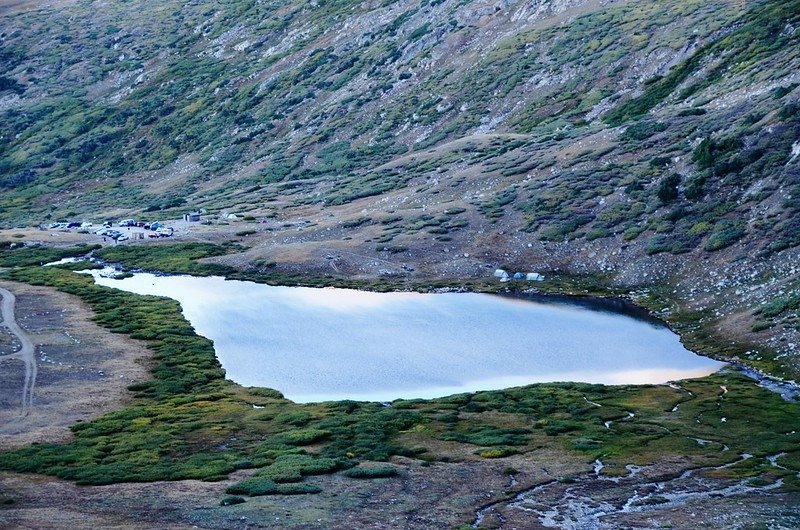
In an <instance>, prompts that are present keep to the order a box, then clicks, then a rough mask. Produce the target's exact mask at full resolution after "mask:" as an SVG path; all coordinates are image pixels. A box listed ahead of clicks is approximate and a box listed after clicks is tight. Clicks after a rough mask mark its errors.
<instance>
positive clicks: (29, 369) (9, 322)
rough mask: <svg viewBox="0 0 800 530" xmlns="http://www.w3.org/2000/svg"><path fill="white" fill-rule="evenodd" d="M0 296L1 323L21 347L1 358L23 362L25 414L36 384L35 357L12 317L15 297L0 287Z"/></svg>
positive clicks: (31, 346) (30, 406) (28, 338)
mask: <svg viewBox="0 0 800 530" xmlns="http://www.w3.org/2000/svg"><path fill="white" fill-rule="evenodd" d="M0 296H2V297H3V303H2V305H0V312H1V313H2V316H3V325H4V326H5V327H6V328H8V330H9V331H10V332H11V333H12V334H13V335H14V336H15V337H16V338H17V340H18V341H19V342H20V344H21V345H22V347H21V348H20V349H19V350H18V351H16V352H14V353H11V354H9V355H4V356H3V357H2V358H3V359H19V360H21V361H22V362H23V363H25V383H24V384H23V387H22V414H23V415H27V414H28V413H30V411H31V408H32V407H33V387H34V385H35V384H36V374H37V371H38V368H37V366H36V357H35V356H34V347H33V342H32V341H31V339H30V337H29V336H28V334H27V333H26V332H25V331H23V330H22V328H21V327H19V324H17V319H16V318H15V317H14V305H15V304H16V302H17V298H16V297H15V296H14V293H12V292H11V291H9V290H7V289H3V288H2V287H0Z"/></svg>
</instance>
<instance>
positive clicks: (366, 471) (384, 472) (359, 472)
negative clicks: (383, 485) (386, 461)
mask: <svg viewBox="0 0 800 530" xmlns="http://www.w3.org/2000/svg"><path fill="white" fill-rule="evenodd" d="M344 475H345V476H346V477H349V478H359V479H362V478H387V477H394V476H397V468H396V467H393V466H380V467H353V468H350V469H348V470H347V471H345V472H344Z"/></svg>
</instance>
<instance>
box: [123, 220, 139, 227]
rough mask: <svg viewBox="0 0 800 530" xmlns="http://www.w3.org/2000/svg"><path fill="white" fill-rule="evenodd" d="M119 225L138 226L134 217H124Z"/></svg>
mask: <svg viewBox="0 0 800 530" xmlns="http://www.w3.org/2000/svg"><path fill="white" fill-rule="evenodd" d="M119 226H136V221H135V220H134V219H123V220H122V221H120V222H119Z"/></svg>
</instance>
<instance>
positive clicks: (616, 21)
mask: <svg viewBox="0 0 800 530" xmlns="http://www.w3.org/2000/svg"><path fill="white" fill-rule="evenodd" d="M798 21H800V2H797V1H792V2H775V1H773V2H744V3H743V2H739V1H712V2H700V1H695V0H672V1H669V2H636V3H628V2H614V3H612V4H611V5H610V6H608V7H603V8H602V9H601V8H598V7H597V6H596V5H595V4H594V3H591V2H581V1H575V2H564V1H554V2H550V3H547V4H541V5H540V7H539V8H538V9H537V10H536V11H534V10H533V8H532V7H531V6H528V5H521V4H514V3H511V4H509V5H508V6H503V7H501V6H500V5H498V6H494V5H489V4H483V3H479V2H467V3H465V2H455V1H449V0H448V1H442V2H427V1H423V2H406V1H400V2H382V3H379V2H363V3H356V2H344V1H340V2H323V3H320V2H316V1H315V2H309V3H306V2H291V3H289V2H249V1H232V2H222V3H220V2H213V3H212V2H195V3H190V4H185V3H182V2H169V1H168V2H162V3H159V6H158V8H157V9H153V8H152V6H151V5H150V3H147V2H137V1H132V2H125V3H117V4H113V5H110V6H105V5H104V6H103V8H102V9H98V8H97V5H96V4H95V3H93V2H77V3H74V4H68V5H67V6H63V7H59V8H58V9H51V8H46V7H44V8H41V9H37V10H31V11H27V12H23V13H19V14H14V15H6V16H5V17H4V24H3V26H4V32H3V51H2V54H3V61H4V62H5V63H6V64H8V65H9V67H10V68H8V69H7V70H6V72H5V74H4V76H3V83H2V86H0V88H2V89H3V92H2V96H1V97H0V109H2V120H3V122H4V123H5V124H6V133H5V134H3V135H2V139H1V140H0V141H1V142H2V143H0V175H2V178H1V179H0V186H2V187H3V189H4V193H3V199H2V202H1V203H0V219H2V222H3V223H4V224H6V225H11V224H19V223H23V224H30V223H37V222H42V221H43V220H44V219H45V218H48V217H49V218H56V217H70V216H75V215H78V216H94V215H98V214H99V213H100V212H113V211H120V210H121V209H130V210H132V211H136V210H139V211H141V210H149V211H157V212H160V211H161V210H168V211H167V212H164V213H165V214H167V213H169V212H178V211H180V210H181V208H185V207H187V205H191V206H193V207H195V206H199V207H206V208H208V209H210V210H212V211H213V210H220V209H225V208H239V209H242V208H247V209H250V210H253V209H264V208H267V207H268V206H269V205H270V203H271V202H273V201H276V200H279V199H280V200H282V201H281V202H282V203H285V201H286V200H288V201H289V204H297V203H316V204H320V205H324V206H336V205H342V204H345V203H349V202H351V201H353V200H356V199H359V198H362V197H365V196H374V195H378V194H382V193H386V192H388V191H391V190H394V189H398V188H404V187H406V186H408V185H409V184H410V183H411V182H413V181H415V179H420V178H427V179H431V178H434V177H435V178H437V179H439V180H441V181H452V185H453V186H455V187H459V188H467V187H468V186H469V184H470V179H478V178H481V179H489V178H490V179H492V188H493V190H492V193H491V194H487V195H488V196H484V197H481V198H480V199H477V200H475V201H473V203H474V204H472V206H473V207H475V208H478V209H479V210H480V211H481V212H482V213H483V214H484V215H486V216H488V217H489V218H493V219H496V218H499V217H500V216H502V215H503V213H504V211H505V210H510V209H514V210H517V211H518V212H519V215H520V216H521V217H522V218H523V220H524V229H525V230H529V231H534V232H536V233H537V234H538V235H539V236H540V237H541V238H543V239H546V240H563V239H564V238H575V237H587V238H589V239H594V238H604V237H609V236H611V235H619V234H622V235H623V237H624V238H625V239H633V238H636V237H638V236H639V234H640V233H642V232H647V233H648V234H649V235H650V236H651V237H650V245H649V246H648V252H661V251H671V252H685V251H686V250H688V249H691V248H693V247H695V246H698V245H702V246H704V247H705V248H706V249H708V250H715V249H718V248H721V247H724V246H726V245H729V244H730V243H731V242H732V241H735V240H737V239H739V238H742V237H745V236H748V235H754V236H757V235H759V234H757V233H755V234H751V230H754V231H756V232H757V231H758V227H757V226H755V227H752V226H746V225H747V224H748V223H747V222H746V221H745V219H742V216H741V213H743V212H742V211H743V210H746V211H747V212H752V211H753V210H755V209H757V208H759V207H763V206H769V208H767V209H768V210H770V212H772V211H774V210H775V209H776V208H774V206H776V205H773V204H772V202H775V201H776V200H777V201H778V202H781V203H782V204H780V205H779V206H780V209H781V210H783V212H784V215H778V218H777V219H774V221H775V222H770V228H771V229H772V228H777V229H778V234H776V235H777V237H774V238H772V239H773V241H771V247H769V248H771V249H773V250H774V249H775V248H780V247H785V246H787V245H796V244H797V243H798V241H797V239H796V238H797V233H798V230H797V226H795V225H794V224H793V223H796V219H797V218H798V216H797V215H796V213H797V209H796V206H797V205H796V204H795V203H796V200H792V199H790V198H789V196H790V195H791V193H790V192H791V189H787V186H789V187H791V186H792V185H796V182H794V181H793V179H792V178H791V177H793V176H796V175H797V169H796V166H794V165H791V166H787V162H788V161H789V160H790V157H791V152H792V144H793V142H795V141H797V138H798V127H800V125H799V124H798V121H797V114H798V113H797V112H796V105H797V91H796V84H795V83H796V82H800V80H797V79H795V77H796V76H795V72H796V66H797V61H798V57H797V52H798V47H797V40H798V36H797V34H796V32H795V31H794V30H792V29H791V28H793V27H795V26H796V25H797V23H798ZM612 126H613V127H612ZM487 135H490V136H489V137H488V138H487ZM598 135H602V136H601V137H600V138H598ZM454 140H463V141H462V142H459V143H457V144H455V145H453V144H452V142H453V141H454ZM703 140H705V141H704V142H703ZM582 144H586V145H585V146H584V147H583V148H581V147H576V146H581V145H582ZM437 146H439V147H440V149H438V150H437V151H435V152H434V153H430V152H429V151H428V149H429V148H431V147H437ZM553 175H559V176H560V177H561V178H558V179H553V178H551V177H552V176H553ZM781 189H784V190H786V193H785V194H782V195H783V196H782V197H774V195H775V192H776V191H779V190H781ZM796 196H797V194H795V195H794V197H796ZM600 197H607V199H606V200H605V201H603V200H602V199H600ZM770 199H771V200H770ZM743 202H746V203H748V205H747V207H746V208H742V207H741V206H742V203H743ZM176 208H177V209H176ZM765 246H768V245H766V244H765Z"/></svg>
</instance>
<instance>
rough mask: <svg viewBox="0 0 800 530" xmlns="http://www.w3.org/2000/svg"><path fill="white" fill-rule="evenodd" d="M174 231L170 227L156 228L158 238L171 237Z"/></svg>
mask: <svg viewBox="0 0 800 530" xmlns="http://www.w3.org/2000/svg"><path fill="white" fill-rule="evenodd" d="M173 232H174V230H172V228H171V227H169V226H162V227H161V228H156V234H158V237H170V236H171V235H172V234H173Z"/></svg>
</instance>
